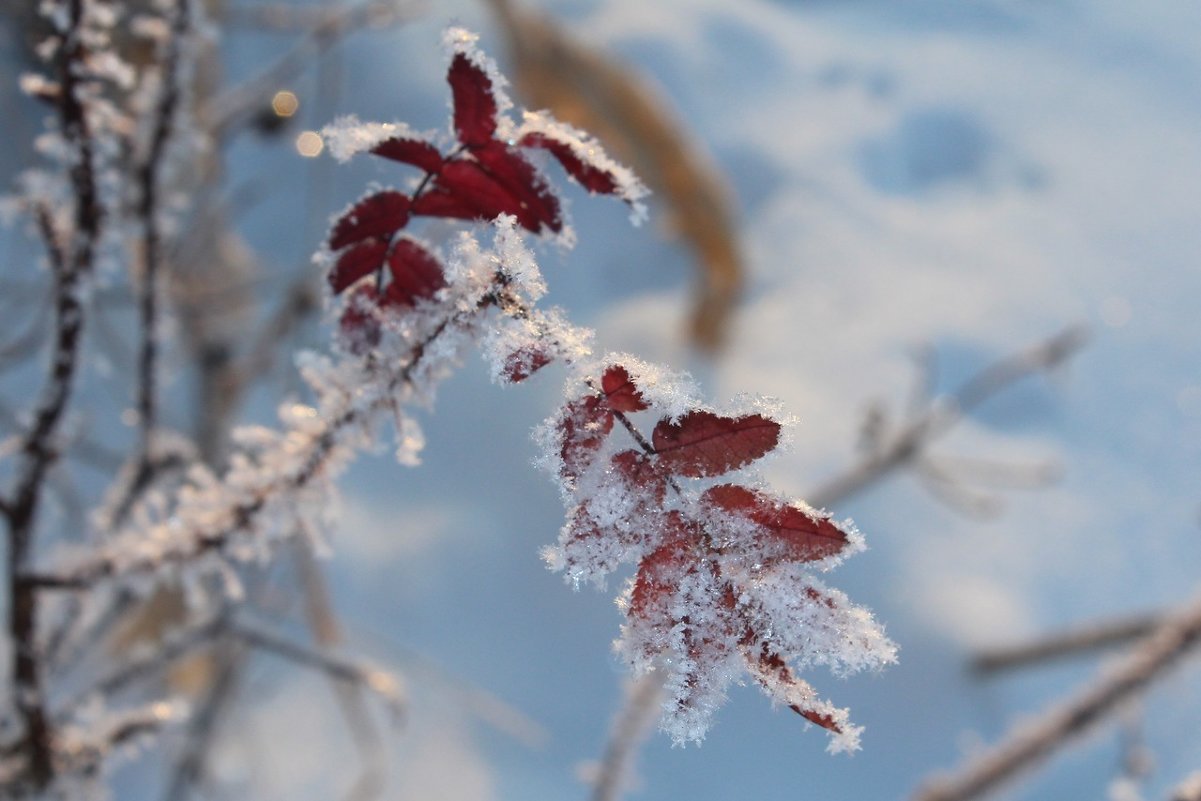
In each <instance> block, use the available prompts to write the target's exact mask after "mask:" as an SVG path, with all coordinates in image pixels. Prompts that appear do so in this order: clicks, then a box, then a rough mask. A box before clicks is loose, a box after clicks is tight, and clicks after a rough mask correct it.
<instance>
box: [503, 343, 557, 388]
mask: <svg viewBox="0 0 1201 801" xmlns="http://www.w3.org/2000/svg"><path fill="white" fill-rule="evenodd" d="M552 361H554V359H553V358H552V357H551V355H550V354H549V353H547V352H546V351H544V350H542V349H541V348H539V347H537V346H535V345H527V346H525V347H524V348H518V349H517V350H515V351H513V352H512V353H510V354H509V355H508V356H506V357H505V363H504V367H503V368H502V370H501V375H503V376H504V378H505V380H506V381H508V382H509V383H510V384H516V383H518V382H521V381H524V380H526V379H527V378H529V377H530V376H532V375H533V374H534V373H536V372H538V371H539V370H541V369H542V368H543V367H545V366H546V365H548V364H550V363H551V362H552Z"/></svg>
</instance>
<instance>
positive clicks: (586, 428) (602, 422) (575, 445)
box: [559, 395, 613, 478]
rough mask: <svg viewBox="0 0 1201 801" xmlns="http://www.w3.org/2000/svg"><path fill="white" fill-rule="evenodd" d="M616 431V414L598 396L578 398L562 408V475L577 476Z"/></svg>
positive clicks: (560, 429)
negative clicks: (614, 430) (611, 433)
mask: <svg viewBox="0 0 1201 801" xmlns="http://www.w3.org/2000/svg"><path fill="white" fill-rule="evenodd" d="M612 430H613V413H612V412H610V411H609V410H608V409H606V408H605V407H604V406H602V405H601V399H600V398H599V397H597V396H596V395H588V396H587V397H583V398H577V399H576V400H573V401H571V402H570V403H568V404H567V405H566V406H565V407H564V408H563V419H562V423H560V428H559V432H560V434H562V443H563V444H562V445H561V447H560V449H559V455H560V456H561V457H562V459H563V475H564V476H567V477H568V478H575V477H577V476H579V475H580V474H581V473H583V472H584V471H585V470H586V469H587V468H588V465H589V464H591V462H592V459H593V457H595V456H596V452H597V450H599V449H600V446H601V443H602V442H604V441H605V437H607V436H608V435H609V432H610V431H612Z"/></svg>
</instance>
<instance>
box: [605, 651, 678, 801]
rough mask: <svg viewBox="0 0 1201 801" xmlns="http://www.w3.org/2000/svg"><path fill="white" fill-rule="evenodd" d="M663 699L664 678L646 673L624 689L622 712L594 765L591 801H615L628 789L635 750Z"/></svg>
mask: <svg viewBox="0 0 1201 801" xmlns="http://www.w3.org/2000/svg"><path fill="white" fill-rule="evenodd" d="M662 696H663V677H662V675H661V674H656V673H648V674H646V675H645V676H639V677H638V678H636V679H632V680H631V681H630V682H629V683H628V685H627V687H626V697H625V700H624V701H623V702H622V706H621V711H620V712H618V714H617V717H616V718H614V720H613V728H612V729H611V730H610V731H609V739H608V741H607V742H606V743H605V753H604V756H602V757H601V762H600V764H599V765H598V766H597V770H596V775H595V783H594V784H593V787H592V801H617V799H619V798H621V794H622V793H623V792H624V791H625V790H626V789H627V787H626V786H627V785H628V784H629V781H630V772H631V770H632V769H633V762H634V758H635V757H636V756H637V755H638V749H639V748H640V747H641V746H642V743H643V742H644V741H645V739H646V735H647V733H648V732H649V731H650V728H651V726H652V725H653V724H654V722H655V717H656V714H657V713H658V711H659V702H660V700H661V699H662Z"/></svg>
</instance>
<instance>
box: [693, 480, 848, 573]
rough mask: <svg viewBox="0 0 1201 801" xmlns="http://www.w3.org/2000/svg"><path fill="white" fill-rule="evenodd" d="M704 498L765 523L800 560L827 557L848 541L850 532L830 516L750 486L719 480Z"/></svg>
mask: <svg viewBox="0 0 1201 801" xmlns="http://www.w3.org/2000/svg"><path fill="white" fill-rule="evenodd" d="M701 500H702V502H704V503H708V504H711V505H713V506H716V507H718V508H720V509H723V510H725V511H727V512H731V513H734V514H738V515H742V516H743V517H746V518H749V519H751V520H753V521H754V522H756V523H758V524H759V525H760V526H763V528H764V529H765V531H766V532H767V533H768V534H770V535H771V537H772V538H773V539H774V540H775V541H777V542H779V543H782V544H784V545H786V546H787V548H788V556H789V558H790V559H793V560H796V561H798V562H812V561H815V560H817V559H825V558H826V557H828V556H833V555H835V554H836V553H838V552H839V551H841V550H842V549H843V548H844V547H846V544H847V535H846V533H845V532H843V531H842V530H841V529H840V528H838V526H836V525H834V523H832V522H831V521H830V519H829V518H827V517H816V516H810V515H809V514H808V513H807V512H805V511H804V510H802V509H799V508H797V507H795V506H792V505H790V504H787V503H784V502H783V501H780V500H778V499H776V498H773V497H771V496H769V495H765V494H763V493H761V492H757V491H755V490H752V489H749V488H747V487H740V486H737V485H734V484H719V485H718V486H716V487H710V488H709V489H707V490H705V494H704V495H702V496H701Z"/></svg>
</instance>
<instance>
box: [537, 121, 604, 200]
mask: <svg viewBox="0 0 1201 801" xmlns="http://www.w3.org/2000/svg"><path fill="white" fill-rule="evenodd" d="M521 146H522V147H533V148H538V149H540V150H545V151H547V152H548V153H550V154H551V155H552V156H554V157H555V159H556V160H557V161H558V162H559V163H560V164H561V165H563V169H565V170H567V174H568V175H570V176H571V177H572V178H575V179H576V180H577V181H579V183H580V185H581V186H583V187H584V188H585V189H587V190H588V191H589V192H595V193H597V194H602V195H612V194H614V193H615V192H616V191H617V188H618V183H617V178H616V177H615V176H614V175H613V173H612V172H610V171H609V170H606V169H603V168H601V167H598V166H596V165H594V164H592V163H590V162H586V161H584V159H583V158H581V157H580V154H579V153H577V152H576V150H575V149H574V148H573V147H572V146H571V144H570V143H568V142H565V141H563V140H560V139H555V138H553V137H551V136H548V135H547V134H545V133H541V132H534V133H528V134H526V135H525V136H523V137H522V138H521Z"/></svg>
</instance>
